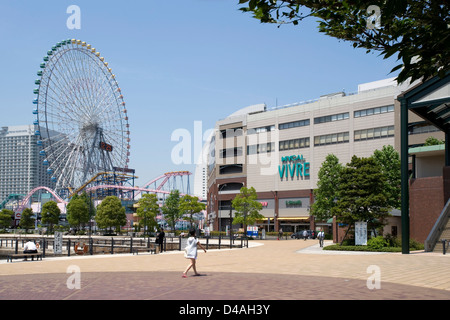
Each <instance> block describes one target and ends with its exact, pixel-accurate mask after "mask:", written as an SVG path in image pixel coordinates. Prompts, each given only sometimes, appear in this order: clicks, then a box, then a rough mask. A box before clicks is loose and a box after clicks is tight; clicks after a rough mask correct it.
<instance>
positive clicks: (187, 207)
mask: <svg viewBox="0 0 450 320" xmlns="http://www.w3.org/2000/svg"><path fill="white" fill-rule="evenodd" d="M205 208H206V205H205V204H204V203H201V202H200V201H198V197H195V196H190V195H188V194H187V195H184V196H183V197H182V198H181V199H180V211H181V212H182V213H183V214H188V215H189V222H190V223H191V226H192V225H193V224H194V218H193V215H194V214H196V213H199V212H201V211H202V210H205Z"/></svg>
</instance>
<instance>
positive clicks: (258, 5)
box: [239, 0, 450, 82]
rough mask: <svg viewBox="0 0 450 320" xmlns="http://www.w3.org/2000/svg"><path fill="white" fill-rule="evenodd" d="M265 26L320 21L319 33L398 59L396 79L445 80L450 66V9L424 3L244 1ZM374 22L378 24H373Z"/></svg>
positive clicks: (442, 4) (439, 3)
mask: <svg viewBox="0 0 450 320" xmlns="http://www.w3.org/2000/svg"><path fill="white" fill-rule="evenodd" d="M239 4H240V5H243V6H242V7H241V8H240V10H242V11H244V12H251V13H253V16H254V17H255V18H256V19H259V20H260V21H261V22H262V23H276V24H278V25H282V24H286V23H291V24H293V25H298V24H299V22H301V21H302V20H304V19H305V18H308V17H314V18H318V19H319V26H318V28H319V31H320V32H322V33H324V34H326V35H329V36H331V37H334V38H337V39H340V40H344V41H349V42H351V43H352V44H353V47H355V48H364V49H366V50H367V52H370V51H376V52H380V55H382V56H384V58H385V59H386V58H389V57H390V56H393V55H394V54H397V58H398V60H401V63H400V64H398V65H397V66H396V67H394V68H393V69H392V70H391V72H394V71H396V70H398V69H402V70H401V72H400V73H399V75H398V77H397V80H398V81H399V82H403V81H405V80H406V79H408V78H411V82H412V81H414V80H417V79H421V78H422V79H423V80H427V79H429V78H431V77H433V76H436V75H439V76H441V77H443V76H444V74H445V72H447V71H448V70H449V67H450V54H449V53H450V27H449V25H450V16H449V11H450V5H449V2H448V1H436V0H430V1H422V0H384V1H380V0H376V1H372V0H370V1H368V0H341V1H335V0H239ZM374 22H375V23H374Z"/></svg>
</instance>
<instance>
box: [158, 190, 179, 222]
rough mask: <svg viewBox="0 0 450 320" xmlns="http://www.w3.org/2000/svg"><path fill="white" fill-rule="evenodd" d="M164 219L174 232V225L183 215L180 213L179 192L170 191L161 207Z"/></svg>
mask: <svg viewBox="0 0 450 320" xmlns="http://www.w3.org/2000/svg"><path fill="white" fill-rule="evenodd" d="M162 212H163V214H164V218H165V219H166V220H167V222H168V223H169V225H170V226H171V228H172V230H175V223H176V222H177V221H178V220H179V219H181V217H182V215H183V213H182V212H181V211H180V192H179V191H178V190H172V191H171V192H170V194H169V196H168V197H167V199H166V201H165V202H164V205H163V206H162Z"/></svg>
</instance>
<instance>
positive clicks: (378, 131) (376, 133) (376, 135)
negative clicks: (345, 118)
mask: <svg viewBox="0 0 450 320" xmlns="http://www.w3.org/2000/svg"><path fill="white" fill-rule="evenodd" d="M393 136H394V126H388V127H379V128H370V129H363V130H355V132H354V141H362V140H372V139H381V138H389V137H393Z"/></svg>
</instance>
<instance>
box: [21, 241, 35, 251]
mask: <svg viewBox="0 0 450 320" xmlns="http://www.w3.org/2000/svg"><path fill="white" fill-rule="evenodd" d="M23 249H24V250H37V248H36V245H35V244H34V242H32V241H28V242H27V243H25V246H24V247H23Z"/></svg>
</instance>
